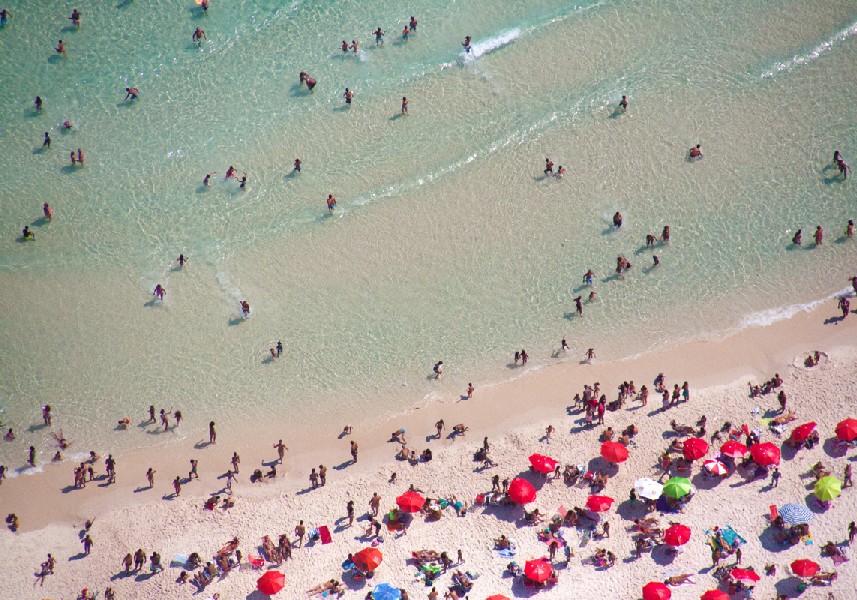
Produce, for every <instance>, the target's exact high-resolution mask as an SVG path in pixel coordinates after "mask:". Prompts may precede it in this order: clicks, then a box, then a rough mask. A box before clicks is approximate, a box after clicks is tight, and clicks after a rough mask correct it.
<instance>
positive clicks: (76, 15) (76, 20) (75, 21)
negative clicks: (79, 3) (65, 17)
mask: <svg viewBox="0 0 857 600" xmlns="http://www.w3.org/2000/svg"><path fill="white" fill-rule="evenodd" d="M69 19H70V20H71V24H72V25H74V26H75V27H80V11H79V10H77V9H76V8H75V9H74V10H73V11H71V16H70V17H69Z"/></svg>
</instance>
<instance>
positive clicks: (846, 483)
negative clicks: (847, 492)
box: [842, 463, 854, 488]
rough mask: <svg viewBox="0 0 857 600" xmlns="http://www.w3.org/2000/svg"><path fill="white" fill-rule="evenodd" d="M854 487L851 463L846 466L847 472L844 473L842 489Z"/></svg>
mask: <svg viewBox="0 0 857 600" xmlns="http://www.w3.org/2000/svg"><path fill="white" fill-rule="evenodd" d="M853 485H854V481H853V480H852V479H851V463H848V464H847V465H845V472H844V473H843V478H842V487H843V488H847V487H851V486H853Z"/></svg>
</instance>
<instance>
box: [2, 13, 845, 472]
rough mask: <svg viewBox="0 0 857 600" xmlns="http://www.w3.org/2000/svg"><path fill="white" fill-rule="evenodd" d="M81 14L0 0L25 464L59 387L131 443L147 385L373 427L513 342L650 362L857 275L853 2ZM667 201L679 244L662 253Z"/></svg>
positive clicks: (66, 419)
mask: <svg viewBox="0 0 857 600" xmlns="http://www.w3.org/2000/svg"><path fill="white" fill-rule="evenodd" d="M77 6H78V8H79V9H80V10H81V12H82V13H83V26H82V27H81V29H80V30H79V31H74V30H70V29H69V28H67V27H66V26H67V24H68V23H69V21H68V20H67V17H68V15H69V14H70V10H71V9H70V8H68V9H67V10H66V9H65V8H58V7H53V6H50V7H49V6H32V3H25V2H18V3H15V2H12V3H7V8H8V9H9V10H10V11H11V12H12V15H13V16H12V20H11V22H10V25H9V26H8V27H7V28H6V29H4V30H2V31H0V61H2V69H0V141H2V146H3V149H4V158H5V160H4V161H3V164H2V165H0V177H2V181H3V182H4V184H5V185H4V191H5V194H4V198H3V201H2V203H0V224H2V225H3V227H2V229H3V231H4V232H5V235H4V236H3V238H2V239H0V277H2V289H3V293H2V294H0V303H2V309H3V310H2V316H0V319H2V321H0V377H2V390H1V391H0V393H2V397H0V403H2V406H3V409H4V412H3V416H2V418H3V419H4V421H8V422H10V423H11V424H12V425H13V426H15V428H16V430H18V431H19V432H21V433H22V436H21V442H20V443H16V444H4V445H3V446H2V448H0V458H2V459H3V460H4V461H8V462H7V464H10V465H13V464H15V465H16V464H18V463H19V462H21V461H22V459H23V456H24V452H23V451H22V450H21V448H25V447H26V445H29V443H31V442H39V443H40V444H41V447H42V448H43V450H42V453H43V455H47V454H48V453H49V452H50V449H49V448H47V445H46V443H45V442H46V441H47V435H48V434H47V432H46V431H42V430H37V431H33V432H27V431H26V429H27V427H29V426H30V424H31V423H32V422H34V421H35V420H37V419H38V414H39V413H38V407H39V405H40V404H43V403H48V402H49V403H51V404H52V405H53V406H54V408H55V412H56V414H57V423H58V425H60V426H63V427H65V428H66V430H67V431H73V432H74V437H75V438H76V439H79V440H83V442H84V443H86V444H87V445H94V446H104V447H110V448H114V449H115V448H116V447H119V446H121V445H122V444H127V443H133V444H139V443H162V442H163V441H164V440H165V439H167V438H163V436H156V435H152V436H146V440H144V441H143V442H141V439H140V437H139V436H135V437H134V438H131V439H133V442H128V441H127V440H128V439H129V438H128V436H125V437H119V436H118V434H114V433H105V431H104V430H105V428H106V427H109V426H110V424H112V423H115V421H116V420H117V419H118V418H120V417H122V416H125V415H126V414H128V415H131V416H133V417H134V418H135V419H136V418H137V417H139V416H142V415H143V414H144V412H145V409H146V407H147V406H148V405H149V404H150V403H152V404H155V405H157V406H158V407H161V406H164V407H165V408H169V407H170V406H172V407H174V408H180V409H182V411H183V412H184V413H185V415H186V416H187V418H188V421H189V423H188V425H189V426H202V424H203V423H204V422H205V421H207V420H209V419H211V418H216V419H218V420H220V421H225V422H227V423H228V422H230V421H233V420H237V419H243V418H247V417H248V416H249V417H261V416H265V417H266V418H273V419H282V420H283V423H284V424H283V427H284V428H286V429H288V428H291V427H305V426H307V425H309V424H311V423H313V422H317V420H318V418H319V417H318V415H319V413H323V414H324V415H325V419H332V420H334V421H337V422H338V421H339V420H340V419H346V418H347V419H355V418H360V417H361V416H362V417H364V418H368V417H370V416H371V415H372V414H376V413H377V412H379V411H380V412H393V411H400V410H407V409H408V408H409V407H411V406H413V405H414V404H415V403H420V402H424V401H431V400H433V399H451V398H455V397H456V396H457V395H458V394H460V393H461V392H462V391H463V389H464V388H465V387H466V384H467V382H468V381H473V382H474V384H476V385H477V386H480V385H485V384H488V383H490V382H493V381H498V380H501V379H504V378H508V377H512V376H517V375H519V374H520V369H511V368H508V367H507V364H508V363H509V362H511V355H512V353H513V352H514V350H515V349H517V348H521V347H525V348H527V350H528V352H529V354H530V355H531V357H532V360H531V365H532V366H533V367H535V368H537V367H539V366H541V365H545V364H548V363H550V362H553V361H555V360H579V359H580V358H582V355H583V353H584V352H585V350H586V348H589V347H594V348H596V350H597V351H598V355H599V357H600V358H608V359H609V358H619V357H624V356H629V355H632V354H637V353H640V352H643V351H647V350H650V349H653V348H657V347H662V346H664V345H667V344H674V343H676V342H678V341H681V340H683V339H689V338H696V337H700V336H710V335H718V334H722V333H723V332H727V331H730V330H734V329H735V328H738V327H742V326H748V325H758V324H762V323H763V322H765V320H770V319H775V318H779V317H780V316H783V315H786V314H788V309H784V308H783V307H788V306H793V305H800V304H804V303H810V302H813V301H816V300H819V299H821V298H825V297H827V296H828V295H830V294H831V293H833V292H835V291H837V290H840V289H843V288H844V287H845V285H846V284H847V281H846V277H847V276H848V275H852V274H854V273H853V265H854V257H855V255H857V250H855V246H854V243H855V242H854V241H853V240H844V239H842V238H841V234H842V232H843V231H844V229H845V223H846V222H847V220H848V219H849V218H857V207H855V192H854V191H853V190H854V187H853V185H852V182H851V181H848V182H847V183H843V182H842V181H841V180H840V179H839V178H837V177H835V174H834V172H833V171H832V170H830V169H829V168H828V164H829V161H830V158H831V156H832V152H833V150H834V149H839V150H841V151H842V152H843V155H844V156H845V159H846V160H847V161H850V162H852V163H855V162H857V158H855V157H857V124H855V122H856V121H855V116H857V114H855V113H857V109H855V108H854V104H853V102H852V101H851V99H852V98H853V82H854V81H855V80H857V67H855V66H854V59H855V58H857V45H855V36H854V34H855V33H857V4H855V3H854V2H848V1H841V2H826V3H823V4H818V3H811V2H797V1H795V2H765V1H758V0H753V1H750V2H745V3H740V4H737V5H736V3H731V2H725V1H724V2H709V3H705V4H704V5H693V6H690V5H687V4H686V3H679V2H660V3H636V2H627V1H626V2H622V1H601V2H583V3H569V4H563V5H557V4H556V3H554V2H547V1H539V0H531V1H528V2H527V3H525V4H521V3H509V2H500V1H487V2H486V1H483V2H479V3H475V2H464V3H461V2H453V1H451V0H447V1H441V2H433V3H427V2H422V3H417V4H416V5H414V7H413V9H410V10H413V12H414V14H416V15H417V16H418V18H419V19H420V28H419V31H418V33H417V34H416V35H412V36H411V39H410V41H409V42H408V43H407V44H404V43H402V42H401V41H400V39H399V35H398V32H399V31H401V27H402V25H403V24H404V19H405V17H407V16H409V15H405V14H399V12H400V10H399V9H398V8H397V6H396V5H394V4H392V3H390V2H389V1H369V2H359V3H357V2H335V3H334V2H292V3H289V2H253V1H236V2H229V3H225V2H224V3H219V2H216V3H212V8H211V9H210V10H209V14H208V16H205V17H203V16H202V13H201V11H200V10H199V9H198V8H197V7H196V6H195V5H193V3H192V2H187V3H184V4H183V5H176V4H175V3H174V2H166V1H164V2H154V3H153V2H148V3H142V2H135V1H133V0H129V1H125V2H122V3H121V4H117V5H114V4H109V5H107V6H106V7H105V6H104V5H103V3H94V2H89V3H87V2H81V3H78V4H77ZM378 25H380V26H381V27H382V28H384V29H385V30H386V31H387V36H386V43H385V44H384V46H383V47H379V48H376V47H375V45H374V44H373V43H372V40H371V35H370V32H371V31H372V30H374V29H375V28H376V27H377V26H378ZM197 26H200V27H203V28H204V29H205V31H206V34H207V36H208V41H206V42H204V43H203V44H202V47H201V48H197V47H196V45H195V44H193V43H192V42H191V34H192V32H193V30H194V28H195V27H197ZM64 27H66V29H65V30H64V29H63V28H64ZM466 34H470V35H472V36H473V52H472V53H470V54H466V53H464V52H462V47H461V40H462V39H463V37H464V35H466ZM60 37H62V39H63V40H64V41H65V43H66V46H67V48H68V56H67V57H65V58H58V57H56V56H54V54H53V51H52V48H53V47H54V46H55V45H56V40H57V39H59V38H60ZM354 38H358V39H359V40H360V42H361V46H362V50H361V51H360V53H359V54H357V55H356V56H355V55H354V54H353V53H350V52H349V53H342V52H341V51H340V50H339V42H340V41H341V40H342V39H346V40H348V41H349V42H350V41H351V40H352V39H354ZM300 70H307V71H309V72H310V73H311V74H312V75H313V76H314V77H315V78H316V79H317V80H318V82H319V83H318V86H317V87H316V89H315V91H314V92H313V93H311V94H310V93H308V92H307V91H306V89H305V88H301V87H300V86H299V85H297V74H298V72H299V71H300ZM131 85H133V86H136V87H139V88H140V90H141V97H140V99H139V100H138V101H137V102H134V103H126V102H124V101H123V97H124V89H125V87H128V86H131ZM346 86H348V87H350V88H351V89H353V90H354V91H355V102H354V105H353V106H352V107H351V108H350V109H346V108H344V106H343V102H342V93H343V91H344V88H345V87H346ZM37 94H38V95H41V96H42V98H43V99H44V100H45V109H44V111H43V112H42V114H36V113H35V112H34V111H33V110H32V101H33V98H34V97H35V96H36V95H37ZM622 94H627V95H628V96H629V99H630V105H631V106H630V110H629V112H628V113H627V114H623V115H619V114H616V113H615V111H614V107H615V106H616V104H617V102H618V100H619V98H620V97H621V95H622ZM402 96H407V97H408V99H409V101H410V115H408V116H401V115H399V107H400V103H401V97H402ZM65 119H69V120H71V121H72V122H73V123H74V129H72V130H71V131H70V132H67V133H63V132H62V130H61V126H60V125H61V123H62V122H63V120H65ZM46 130H47V131H50V133H51V137H52V138H53V143H52V147H51V148H50V150H47V151H45V152H42V151H40V150H39V146H40V144H41V139H42V134H43V132H44V131H46ZM696 143H702V148H703V151H704V153H705V157H704V158H703V159H702V160H701V161H698V162H696V163H688V162H687V160H686V158H685V157H686V153H687V149H688V148H689V147H690V146H691V145H695V144H696ZM79 147H82V148H84V150H85V152H86V166H85V167H83V168H75V169H72V168H71V167H70V166H69V165H68V153H69V152H70V151H71V150H74V149H76V148H79ZM546 156H550V157H551V158H552V159H553V161H554V162H555V163H556V164H557V165H560V164H562V165H563V166H565V167H566V168H567V169H568V173H567V175H566V176H565V177H564V178H563V179H562V180H556V179H553V178H543V177H542V174H541V169H542V165H543V163H544V158H545V157H546ZM295 157H300V158H301V160H302V161H303V165H304V168H303V172H302V173H300V174H299V175H295V174H293V173H291V164H292V161H293V159H294V158H295ZM229 165H235V167H236V168H237V170H238V173H239V175H240V174H241V173H243V172H245V171H246V173H247V177H248V181H249V183H248V186H247V189H246V190H240V189H239V188H238V185H237V183H235V182H233V181H224V178H223V174H224V172H225V169H226V167H228V166H229ZM208 172H216V175H215V176H213V178H212V182H213V185H212V186H211V188H210V189H207V188H204V187H202V186H201V182H202V178H203V176H204V175H205V174H206V173H208ZM329 193H333V194H334V195H335V196H336V197H337V200H338V204H337V208H336V211H335V213H334V214H333V215H332V216H331V215H328V214H327V211H326V207H325V198H326V197H327V195H328V194H329ZM44 201H48V202H50V204H51V205H52V206H53V207H54V210H55V211H56V216H55V218H54V219H53V222H51V223H46V222H44V221H43V220H40V219H39V216H40V213H41V208H40V207H41V203H42V202H44ZM617 210H620V211H621V212H622V214H623V217H624V224H623V227H622V229H621V230H620V231H612V230H611V228H610V219H611V217H612V214H613V213H614V212H615V211H617ZM28 223H31V224H32V225H31V228H32V229H33V230H34V231H36V236H37V239H36V241H34V242H27V243H22V242H20V241H18V240H16V237H17V235H18V232H20V230H21V228H22V227H23V225H25V224H28ZM665 224H669V225H670V226H671V230H672V243H671V244H670V245H669V246H668V247H664V246H659V247H658V248H656V249H655V250H654V251H652V250H646V249H645V248H641V246H642V245H643V243H644V239H645V235H646V234H647V233H653V234H658V233H659V232H660V231H661V228H662V227H663V225H665ZM816 225H823V226H824V228H825V231H826V238H825V244H824V246H823V247H822V248H820V249H818V250H810V248H812V244H811V243H810V242H811V238H812V232H813V231H814V229H815V226H816ZM798 227H802V228H803V231H804V240H805V245H804V248H803V249H793V248H790V247H789V246H790V244H789V242H790V239H791V236H792V234H793V233H794V230H795V229H796V228H798ZM180 252H183V253H185V254H186V255H187V256H189V257H190V261H189V264H188V266H187V267H186V268H185V269H184V270H183V271H178V270H176V269H175V268H174V262H171V261H173V259H174V258H175V257H176V256H178V254H179V253H180ZM620 253H623V254H624V255H625V256H627V257H628V258H629V259H630V260H631V262H632V264H633V268H632V269H631V271H630V272H629V273H628V275H627V276H626V278H625V279H624V280H621V281H620V280H616V279H615V278H614V277H611V274H612V273H613V267H614V266H615V259H616V256H617V255H618V254H620ZM653 253H656V254H658V255H659V256H660V257H661V260H662V264H661V266H659V267H658V268H657V269H652V268H651V264H652V258H651V255H652V254H653ZM588 268H592V269H593V270H594V271H595V273H596V285H595V290H596V291H597V292H598V298H597V299H596V300H595V301H594V302H592V303H586V304H585V306H584V310H585V317H584V318H583V319H580V318H577V317H575V316H574V315H573V312H574V303H573V301H572V299H573V297H574V296H576V295H578V294H584V295H588V292H589V290H588V289H584V288H583V287H582V286H581V285H580V282H581V277H582V275H583V273H584V272H585V271H586V270H587V269H588ZM156 283H162V284H163V285H164V286H165V287H166V288H167V298H166V300H165V302H163V303H152V302H151V295H150V294H151V290H152V288H153V287H154V285H155V284H156ZM240 299H247V300H248V301H249V302H250V303H251V305H252V307H253V315H252V316H251V317H250V318H249V319H247V320H241V319H239V318H238V310H237V302H238V300H240ZM563 336H565V337H567V338H568V340H569V343H570V344H571V346H572V353H571V356H559V355H556V349H557V348H558V346H559V340H560V338H562V337H563ZM278 339H282V340H283V343H284V345H285V347H286V357H285V358H283V359H280V360H278V361H271V360H270V359H269V354H268V348H269V347H270V346H272V345H273V344H274V343H276V340H278ZM441 359H442V360H444V362H445V364H446V366H447V370H446V374H445V376H444V379H443V380H442V381H440V382H435V381H433V380H432V379H431V377H430V371H431V366H432V365H433V364H434V362H435V361H437V360H441ZM149 437H151V440H149V439H148V438H149ZM170 439H171V438H170ZM19 445H20V447H19Z"/></svg>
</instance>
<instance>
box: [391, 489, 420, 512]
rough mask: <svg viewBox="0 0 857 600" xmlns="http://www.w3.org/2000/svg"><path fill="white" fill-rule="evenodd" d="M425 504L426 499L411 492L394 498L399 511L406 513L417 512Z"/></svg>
mask: <svg viewBox="0 0 857 600" xmlns="http://www.w3.org/2000/svg"><path fill="white" fill-rule="evenodd" d="M425 503H426V499H425V498H423V497H422V496H420V495H419V494H418V493H416V492H413V491H407V492H405V493H404V494H402V495H401V496H399V497H398V498H396V504H397V505H398V506H399V509H400V510H401V511H402V512H406V513H415V512H419V511H420V509H421V508H422V507H423V504H425Z"/></svg>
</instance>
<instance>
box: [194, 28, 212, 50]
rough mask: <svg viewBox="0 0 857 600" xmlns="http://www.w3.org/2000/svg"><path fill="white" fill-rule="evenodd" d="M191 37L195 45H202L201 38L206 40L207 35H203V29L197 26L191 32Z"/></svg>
mask: <svg viewBox="0 0 857 600" xmlns="http://www.w3.org/2000/svg"><path fill="white" fill-rule="evenodd" d="M191 39H192V40H193V41H194V42H196V45H197V47H202V40H208V36H207V35H205V29H203V28H202V27H197V28H196V31H194V32H193V37H191Z"/></svg>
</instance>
